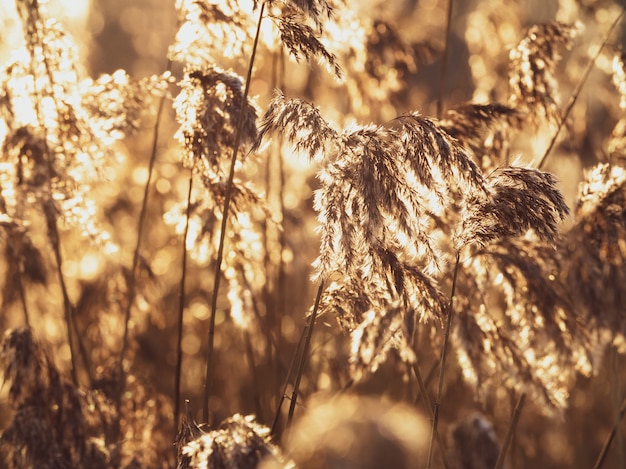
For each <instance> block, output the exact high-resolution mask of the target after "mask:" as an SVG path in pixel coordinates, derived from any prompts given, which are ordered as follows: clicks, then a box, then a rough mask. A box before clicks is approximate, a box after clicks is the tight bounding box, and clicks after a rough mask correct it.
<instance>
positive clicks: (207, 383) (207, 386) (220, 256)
mask: <svg viewBox="0 0 626 469" xmlns="http://www.w3.org/2000/svg"><path fill="white" fill-rule="evenodd" d="M264 10H265V2H263V3H261V8H260V11H259V20H258V22H257V29H256V34H255V36H254V44H253V46H252V54H251V56H250V64H249V66H248V74H247V76H246V85H245V88H244V92H243V99H242V100H241V108H240V109H239V118H238V121H237V133H236V134H235V143H234V148H233V156H232V158H231V161H230V171H229V174H228V181H227V183H226V195H225V196H224V207H223V210H222V225H221V231H220V239H219V246H218V249H217V259H216V261H215V276H214V280H213V295H212V297H211V315H210V317H209V337H208V347H207V356H206V375H205V379H204V406H203V409H202V417H203V420H204V421H205V422H206V423H209V398H210V397H211V387H212V384H213V346H214V339H215V315H216V313H217V297H218V293H219V289H220V280H221V274H222V261H223V260H224V242H225V240H226V228H227V225H228V212H229V209H230V201H231V198H232V187H233V179H234V177H235V163H236V162H237V155H238V154H239V146H240V143H241V134H242V129H243V121H244V115H245V109H246V103H247V100H248V93H249V91H250V81H251V78H252V68H253V66H254V59H255V56H256V50H257V46H258V44H259V37H260V33H261V22H262V21H263V12H264Z"/></svg>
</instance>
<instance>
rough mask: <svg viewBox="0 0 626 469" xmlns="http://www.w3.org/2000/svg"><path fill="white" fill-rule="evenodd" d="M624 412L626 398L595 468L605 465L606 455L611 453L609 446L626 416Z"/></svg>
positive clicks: (625, 411) (598, 468)
mask: <svg viewBox="0 0 626 469" xmlns="http://www.w3.org/2000/svg"><path fill="white" fill-rule="evenodd" d="M624 414H626V399H624V401H623V402H622V407H621V408H620V410H619V420H618V421H617V422H615V425H613V428H612V429H611V431H610V432H609V434H608V435H607V436H606V440H605V441H604V445H603V446H602V450H601V451H600V454H599V455H598V459H597V460H596V463H595V464H594V465H593V469H600V468H601V467H602V466H603V465H604V461H605V460H606V456H607V454H608V453H609V448H610V447H611V443H613V439H614V438H615V435H616V434H617V432H618V430H619V428H618V427H619V426H620V425H621V422H622V419H623V418H624Z"/></svg>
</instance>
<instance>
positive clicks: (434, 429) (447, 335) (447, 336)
mask: <svg viewBox="0 0 626 469" xmlns="http://www.w3.org/2000/svg"><path fill="white" fill-rule="evenodd" d="M460 260H461V250H460V249H459V250H458V251H457V253H456V262H455V264H454V274H453V277H452V290H451V291H450V302H449V304H448V317H447V319H446V328H445V331H444V336H443V346H442V348H441V360H440V362H441V364H440V365H439V384H438V386H437V396H436V399H435V406H434V411H433V427H432V431H431V433H430V443H429V445H428V459H427V462H426V469H430V468H431V467H432V460H433V450H434V444H433V442H434V440H435V435H436V434H437V425H438V424H439V407H440V406H441V396H442V394H443V378H444V374H445V368H446V359H447V358H448V342H449V341H450V329H451V328H452V314H453V313H454V310H453V305H454V294H455V292H456V280H457V276H458V273H459V266H460Z"/></svg>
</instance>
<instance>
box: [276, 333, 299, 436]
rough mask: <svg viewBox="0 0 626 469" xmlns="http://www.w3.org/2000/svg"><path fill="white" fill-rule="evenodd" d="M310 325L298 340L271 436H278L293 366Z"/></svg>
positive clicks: (277, 407)
mask: <svg viewBox="0 0 626 469" xmlns="http://www.w3.org/2000/svg"><path fill="white" fill-rule="evenodd" d="M307 330H308V325H307V326H305V327H303V328H302V334H300V339H299V340H298V345H296V350H295V352H294V354H293V355H292V356H291V362H290V363H289V369H288V370H287V376H286V377H285V382H284V384H283V390H282V392H281V393H280V399H279V401H278V406H276V413H275V414H274V422H272V430H271V432H270V434H271V435H276V428H277V426H278V419H279V418H280V410H281V409H282V407H283V402H285V399H286V397H287V386H289V381H290V379H291V373H292V371H293V366H294V365H295V364H296V358H297V357H299V356H300V353H302V344H303V343H304V338H305V337H306V335H307Z"/></svg>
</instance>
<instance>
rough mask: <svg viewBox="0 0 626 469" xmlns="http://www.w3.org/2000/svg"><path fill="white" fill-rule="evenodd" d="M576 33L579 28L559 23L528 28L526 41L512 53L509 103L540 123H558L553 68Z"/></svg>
mask: <svg viewBox="0 0 626 469" xmlns="http://www.w3.org/2000/svg"><path fill="white" fill-rule="evenodd" d="M577 33H578V26H576V25H570V24H565V23H559V22H552V23H547V24H538V25H534V26H531V27H530V28H529V29H528V32H527V33H526V37H525V38H524V39H522V41H521V42H520V43H519V44H518V45H517V47H516V48H515V49H513V50H511V53H510V59H511V64H510V69H509V70H510V71H509V85H510V88H511V95H510V98H509V101H510V103H511V105H512V106H513V107H517V106H521V107H522V108H527V109H529V110H530V111H531V112H532V115H536V116H537V117H538V119H537V123H540V122H541V119H547V120H548V121H552V122H558V121H559V119H560V117H559V108H558V105H559V102H558V86H557V80H556V78H555V75H556V64H557V62H558V61H559V59H560V55H559V48H566V49H569V48H571V47H572V45H573V39H574V37H576V34H577Z"/></svg>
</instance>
